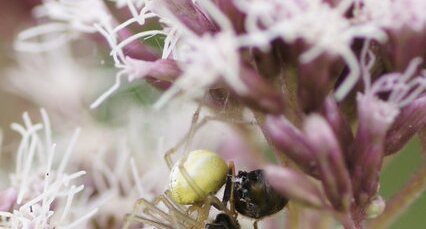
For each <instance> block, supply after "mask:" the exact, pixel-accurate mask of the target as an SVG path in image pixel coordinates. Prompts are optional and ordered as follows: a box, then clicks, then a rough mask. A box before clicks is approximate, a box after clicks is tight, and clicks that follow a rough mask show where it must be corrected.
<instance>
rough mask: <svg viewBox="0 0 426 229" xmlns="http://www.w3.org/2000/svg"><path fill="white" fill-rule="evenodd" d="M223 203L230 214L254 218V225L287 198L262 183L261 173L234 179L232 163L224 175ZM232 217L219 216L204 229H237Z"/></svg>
mask: <svg viewBox="0 0 426 229" xmlns="http://www.w3.org/2000/svg"><path fill="white" fill-rule="evenodd" d="M222 201H223V203H224V204H225V205H226V204H227V203H228V202H229V203H230V210H231V212H235V211H236V212H238V213H240V214H242V215H244V216H247V217H250V218H253V219H255V222H254V224H253V225H254V228H257V222H258V221H259V220H261V219H262V218H264V217H267V216H270V215H273V214H275V213H277V212H279V211H280V210H282V209H283V208H284V207H285V206H286V205H287V202H288V200H287V198H285V197H283V196H282V195H281V194H279V193H278V192H276V191H275V190H274V189H273V188H272V187H271V186H270V185H269V184H268V182H267V181H266V178H265V174H264V172H263V170H261V169H257V170H253V171H250V172H246V171H239V172H238V174H237V176H235V168H234V164H233V163H230V165H229V171H228V175H227V180H226V185H225V191H224V194H223V199H222ZM236 215H237V213H235V215H234V216H229V215H227V214H223V213H220V214H218V215H217V217H216V219H215V220H214V221H213V222H212V223H209V224H206V227H205V228H206V229H239V228H240V225H239V224H238V221H237V219H236Z"/></svg>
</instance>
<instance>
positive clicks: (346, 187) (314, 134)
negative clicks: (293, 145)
mask: <svg viewBox="0 0 426 229" xmlns="http://www.w3.org/2000/svg"><path fill="white" fill-rule="evenodd" d="M304 132H305V135H306V137H307V139H308V141H309V143H310V145H311V146H312V148H313V152H314V155H315V157H316V159H317V163H318V169H319V173H320V179H321V181H322V183H323V186H324V190H325V193H326V194H327V197H328V199H329V200H330V202H331V203H332V205H333V206H334V208H335V209H337V210H340V211H348V210H349V207H350V202H351V199H352V190H351V183H350V177H349V171H348V170H347V168H346V164H345V159H344V157H343V154H342V151H341V150H340V146H339V143H338V141H337V139H336V136H335V135H334V133H333V131H332V129H331V128H330V126H329V125H328V123H327V121H326V120H325V119H324V118H323V117H321V116H320V115H317V114H314V115H311V116H309V117H308V118H307V119H306V121H305V126H304Z"/></svg>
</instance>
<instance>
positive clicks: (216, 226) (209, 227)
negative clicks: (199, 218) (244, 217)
mask: <svg viewBox="0 0 426 229" xmlns="http://www.w3.org/2000/svg"><path fill="white" fill-rule="evenodd" d="M205 229H240V224H239V223H238V221H237V219H236V217H232V216H230V215H227V214H224V213H219V214H217V216H216V219H215V220H214V221H213V222H211V223H208V224H206V226H205Z"/></svg>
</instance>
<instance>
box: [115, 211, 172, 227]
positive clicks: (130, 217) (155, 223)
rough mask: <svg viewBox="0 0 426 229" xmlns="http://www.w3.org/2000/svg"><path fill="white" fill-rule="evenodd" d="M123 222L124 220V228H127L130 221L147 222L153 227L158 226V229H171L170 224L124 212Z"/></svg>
mask: <svg viewBox="0 0 426 229" xmlns="http://www.w3.org/2000/svg"><path fill="white" fill-rule="evenodd" d="M124 222H125V224H124V227H123V228H125V229H127V228H129V226H130V223H131V222H137V223H143V224H148V225H151V226H154V227H155V228H158V229H173V227H172V226H170V225H167V224H164V223H161V222H158V221H155V220H152V219H148V218H145V217H143V216H137V215H134V214H126V216H125V217H124Z"/></svg>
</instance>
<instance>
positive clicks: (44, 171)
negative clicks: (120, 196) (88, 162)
mask: <svg viewBox="0 0 426 229" xmlns="http://www.w3.org/2000/svg"><path fill="white" fill-rule="evenodd" d="M41 114H42V118H43V124H41V123H35V124H34V123H32V121H31V119H30V118H29V116H28V114H26V113H25V114H24V115H23V119H24V126H22V125H20V124H17V123H13V124H12V129H14V130H15V131H17V132H18V133H19V134H21V136H22V140H21V143H20V145H19V148H18V152H17V156H16V157H17V159H16V160H17V161H16V171H15V173H14V174H11V176H10V178H11V186H12V189H13V190H14V191H15V192H16V194H17V196H16V204H15V205H14V207H13V209H12V210H11V211H3V212H0V216H2V217H3V219H4V220H2V221H1V226H2V227H3V228H46V229H47V228H76V227H77V226H81V225H82V224H84V223H85V221H87V220H88V219H89V218H90V217H92V216H93V215H94V214H95V213H96V211H97V208H92V209H88V208H86V209H85V210H84V211H80V212H75V211H74V209H73V207H74V206H73V199H74V198H77V195H78V193H80V192H81V191H82V190H83V189H84V186H83V185H80V186H76V185H75V179H77V178H79V177H81V176H82V175H84V174H86V172H85V171H78V172H75V173H71V174H69V173H67V172H66V167H67V166H68V162H69V158H70V156H71V153H72V151H73V147H74V145H75V142H76V140H77V137H78V135H79V130H77V131H76V132H75V134H74V136H73V137H72V139H71V141H70V143H69V145H68V147H67V149H66V151H65V152H64V154H63V155H62V159H61V160H60V161H57V157H55V156H56V154H57V151H56V144H54V143H53V142H52V138H51V129H50V123H49V119H48V117H47V114H46V112H45V111H44V110H42V111H41ZM40 131H44V133H43V134H41V133H39V132H40ZM43 135H44V138H43Z"/></svg>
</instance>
